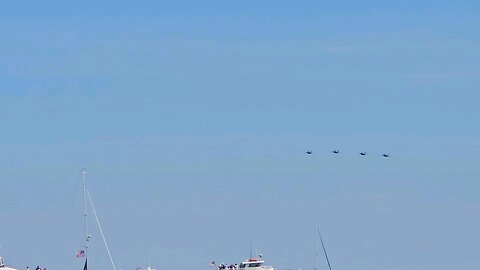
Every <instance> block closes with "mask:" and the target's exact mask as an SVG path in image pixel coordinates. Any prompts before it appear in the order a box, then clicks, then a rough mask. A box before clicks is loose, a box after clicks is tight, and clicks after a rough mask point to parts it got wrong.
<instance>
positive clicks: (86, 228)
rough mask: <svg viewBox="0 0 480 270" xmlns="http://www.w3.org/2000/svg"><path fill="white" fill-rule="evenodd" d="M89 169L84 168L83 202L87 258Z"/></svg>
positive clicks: (86, 252) (88, 237)
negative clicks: (87, 176) (87, 177)
mask: <svg viewBox="0 0 480 270" xmlns="http://www.w3.org/2000/svg"><path fill="white" fill-rule="evenodd" d="M86 175H87V170H86V169H83V170H82V180H83V204H84V212H83V216H84V219H85V258H87V254H88V241H89V240H90V235H89V234H88V219H87V179H86Z"/></svg>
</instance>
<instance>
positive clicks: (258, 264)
mask: <svg viewBox="0 0 480 270" xmlns="http://www.w3.org/2000/svg"><path fill="white" fill-rule="evenodd" d="M259 266H260V263H251V264H250V265H249V266H248V267H259Z"/></svg>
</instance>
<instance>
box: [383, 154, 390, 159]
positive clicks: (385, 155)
mask: <svg viewBox="0 0 480 270" xmlns="http://www.w3.org/2000/svg"><path fill="white" fill-rule="evenodd" d="M389 156H390V155H389V154H383V155H382V157H384V158H388V157H389Z"/></svg>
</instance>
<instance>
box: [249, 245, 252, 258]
mask: <svg viewBox="0 0 480 270" xmlns="http://www.w3.org/2000/svg"><path fill="white" fill-rule="evenodd" d="M249 258H253V255H252V242H250V257H249Z"/></svg>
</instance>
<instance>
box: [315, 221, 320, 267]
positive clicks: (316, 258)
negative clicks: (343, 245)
mask: <svg viewBox="0 0 480 270" xmlns="http://www.w3.org/2000/svg"><path fill="white" fill-rule="evenodd" d="M314 224H315V263H316V264H315V270H319V269H318V246H317V237H318V236H317V228H318V227H317V223H316V222H315V223H314Z"/></svg>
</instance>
